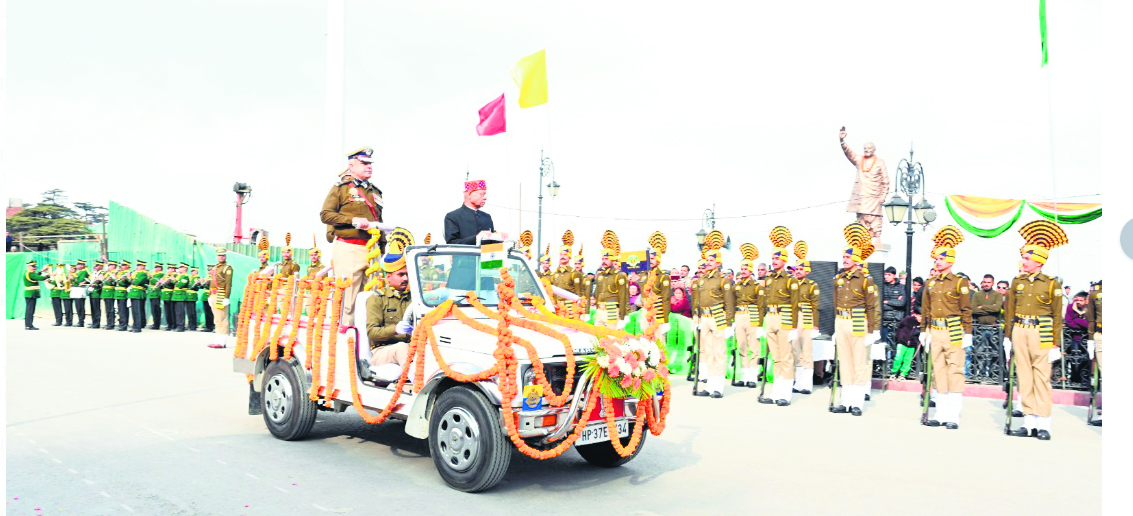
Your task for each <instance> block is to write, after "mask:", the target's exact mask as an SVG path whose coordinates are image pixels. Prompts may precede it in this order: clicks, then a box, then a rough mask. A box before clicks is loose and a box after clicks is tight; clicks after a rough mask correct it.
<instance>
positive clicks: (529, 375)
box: [523, 366, 535, 385]
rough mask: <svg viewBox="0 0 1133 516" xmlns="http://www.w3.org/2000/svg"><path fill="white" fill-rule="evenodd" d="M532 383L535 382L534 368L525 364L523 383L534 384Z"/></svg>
mask: <svg viewBox="0 0 1133 516" xmlns="http://www.w3.org/2000/svg"><path fill="white" fill-rule="evenodd" d="M534 384H535V368H534V367H532V366H527V368H525V369H524V370H523V385H534Z"/></svg>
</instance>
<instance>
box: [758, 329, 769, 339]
mask: <svg viewBox="0 0 1133 516" xmlns="http://www.w3.org/2000/svg"><path fill="white" fill-rule="evenodd" d="M766 336H767V331H766V330H764V329H763V327H762V326H760V327H758V328H756V329H755V338H757V339H762V338H763V337H766Z"/></svg>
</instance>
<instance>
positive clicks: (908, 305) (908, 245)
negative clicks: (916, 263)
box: [905, 209, 924, 317]
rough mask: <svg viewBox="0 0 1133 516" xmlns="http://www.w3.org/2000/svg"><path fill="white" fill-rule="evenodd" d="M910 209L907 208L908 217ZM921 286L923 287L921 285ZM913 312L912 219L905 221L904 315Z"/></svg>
mask: <svg viewBox="0 0 1133 516" xmlns="http://www.w3.org/2000/svg"><path fill="white" fill-rule="evenodd" d="M912 211H913V210H911V209H910V210H909V213H910V215H909V216H910V217H911V216H912ZM921 288H924V286H923V285H922V286H921ZM912 313H913V221H911V220H910V221H907V222H905V316H906V317H907V316H909V315H910V314H912Z"/></svg>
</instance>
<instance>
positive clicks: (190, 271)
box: [24, 260, 231, 333]
mask: <svg viewBox="0 0 1133 516" xmlns="http://www.w3.org/2000/svg"><path fill="white" fill-rule="evenodd" d="M133 265H134V267H135V269H134V270H133V271H131V270H130V266H131V262H130V261H129V260H122V261H120V262H101V263H95V264H94V266H93V270H87V268H86V262H85V261H83V260H79V261H78V262H76V263H75V265H74V266H73V267H70V266H67V265H66V264H57V265H55V264H48V265H46V266H44V268H43V269H40V270H37V269H36V267H37V264H36V262H35V261H34V260H32V261H31V262H29V263H28V265H27V269H28V270H27V272H26V273H25V275H24V297H25V300H26V312H25V315H24V327H25V329H27V330H37V329H38V328H36V327H35V326H34V325H33V324H32V316H33V315H34V312H35V304H36V299H37V298H39V297H40V286H39V282H40V281H43V282H44V283H45V287H46V288H47V290H48V291H49V297H50V298H51V300H52V301H51V303H52V308H53V309H54V312H55V323H54V324H53V325H52V326H83V324H84V322H85V320H86V299H90V309H91V322H90V324H89V325H87V326H88V327H89V328H101V327H102V313H103V312H104V313H105V314H106V323H105V329H107V330H113V329H115V324H114V322H115V315H117V321H118V324H117V329H118V331H130V332H134V333H140V332H141V330H142V328H143V327H144V325H145V321H146V302H145V300H148V304H149V307H150V313H151V314H152V316H153V324H152V325H150V326H149V327H148V328H149V329H152V330H156V329H160V328H161V322H162V313H163V311H164V314H165V323H166V326H165V328H164V329H165V330H166V331H181V332H183V331H186V329H187V330H188V331H196V330H197V320H198V318H197V302H198V301H201V300H204V299H205V296H204V295H203V293H199V291H200V290H202V289H207V290H210V291H211V292H213V293H215V290H216V289H215V288H214V287H213V286H212V285H213V282H214V280H213V276H214V275H215V272H214V267H213V266H210V267H209V275H208V276H200V275H199V269H198V268H196V267H189V266H188V265H187V264H185V263H181V264H178V265H174V264H168V265H164V266H163V265H162V264H155V265H154V267H153V269H152V270H147V269H146V266H147V263H146V262H145V261H142V260H138V261H137V262H135V263H134V264H133ZM166 268H168V269H169V271H171V272H169V273H166V272H165V269H166ZM230 283H231V281H230V280H229V284H230ZM163 308H164V310H163ZM76 312H77V315H78V321H75V320H74V319H73V316H74V315H76ZM131 315H132V317H133V324H132V325H131V324H130V318H131ZM212 316H213V313H212V312H211V311H210V310H205V325H204V328H203V330H204V331H213V329H214V324H213V317H212Z"/></svg>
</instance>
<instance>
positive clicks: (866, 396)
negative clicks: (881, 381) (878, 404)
mask: <svg viewBox="0 0 1133 516" xmlns="http://www.w3.org/2000/svg"><path fill="white" fill-rule="evenodd" d="M865 400H866V401H869V393H868V392H867V393H866V395H865Z"/></svg>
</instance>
